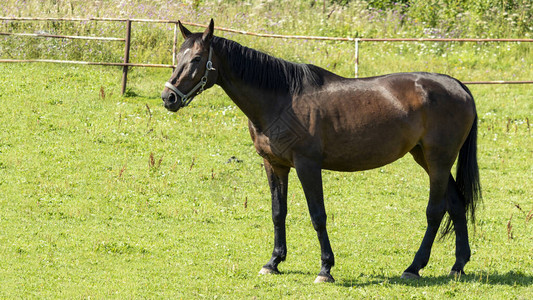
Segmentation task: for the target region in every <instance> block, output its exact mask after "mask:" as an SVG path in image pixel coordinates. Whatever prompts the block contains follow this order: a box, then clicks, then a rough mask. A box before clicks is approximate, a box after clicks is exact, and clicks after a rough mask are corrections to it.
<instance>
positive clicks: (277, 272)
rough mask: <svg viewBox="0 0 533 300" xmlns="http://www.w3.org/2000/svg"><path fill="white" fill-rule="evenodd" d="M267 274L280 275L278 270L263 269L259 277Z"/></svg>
mask: <svg viewBox="0 0 533 300" xmlns="http://www.w3.org/2000/svg"><path fill="white" fill-rule="evenodd" d="M266 274H276V275H277V274H279V271H278V270H273V269H269V268H262V269H261V271H259V275H266Z"/></svg>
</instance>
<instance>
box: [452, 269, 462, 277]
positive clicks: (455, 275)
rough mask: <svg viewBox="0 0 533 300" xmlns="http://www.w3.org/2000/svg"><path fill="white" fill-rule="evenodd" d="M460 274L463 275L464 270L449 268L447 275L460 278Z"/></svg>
mask: <svg viewBox="0 0 533 300" xmlns="http://www.w3.org/2000/svg"><path fill="white" fill-rule="evenodd" d="M461 275H465V272H463V271H456V270H451V272H450V275H449V276H450V277H453V278H460V277H461Z"/></svg>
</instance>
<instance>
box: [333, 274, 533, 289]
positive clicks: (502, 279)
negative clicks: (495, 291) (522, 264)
mask: <svg viewBox="0 0 533 300" xmlns="http://www.w3.org/2000/svg"><path fill="white" fill-rule="evenodd" d="M368 277H370V280H369V281H367V280H364V282H363V280H362V279H361V277H360V276H358V277H354V278H346V279H344V280H342V279H341V280H339V281H337V283H336V284H338V285H340V286H345V287H365V286H370V285H375V284H383V283H385V282H386V283H387V284H392V285H403V286H412V287H431V286H439V285H448V284H450V282H466V283H469V282H472V283H473V282H478V283H482V284H487V285H493V286H498V285H501V286H504V285H507V286H532V285H533V276H532V275H525V274H523V273H517V272H513V271H510V272H507V273H477V274H474V273H473V274H469V275H463V276H461V277H458V278H453V277H450V276H446V275H443V276H436V277H421V278H420V279H418V280H416V279H415V280H413V279H403V278H401V277H400V276H392V277H386V276H382V275H370V276H368ZM339 279H340V278H339Z"/></svg>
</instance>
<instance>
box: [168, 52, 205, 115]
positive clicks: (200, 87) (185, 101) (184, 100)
mask: <svg viewBox="0 0 533 300" xmlns="http://www.w3.org/2000/svg"><path fill="white" fill-rule="evenodd" d="M212 56H213V47H209V57H208V59H207V63H206V65H205V73H204V76H203V77H202V79H200V82H198V83H197V84H196V85H195V86H194V87H193V88H192V90H191V91H190V92H188V93H187V94H184V93H182V92H181V91H180V90H179V89H178V88H177V87H175V86H174V85H173V84H171V83H170V82H169V81H167V82H165V87H167V88H168V89H169V90H171V91H172V92H174V94H175V96H176V98H178V95H179V96H180V99H181V107H185V106H187V105H189V103H191V101H192V98H190V97H191V95H193V94H194V95H195V96H196V95H199V94H200V93H202V92H203V91H204V87H205V85H206V84H207V75H208V74H209V71H214V70H215V68H213V62H212V61H211V57H212Z"/></svg>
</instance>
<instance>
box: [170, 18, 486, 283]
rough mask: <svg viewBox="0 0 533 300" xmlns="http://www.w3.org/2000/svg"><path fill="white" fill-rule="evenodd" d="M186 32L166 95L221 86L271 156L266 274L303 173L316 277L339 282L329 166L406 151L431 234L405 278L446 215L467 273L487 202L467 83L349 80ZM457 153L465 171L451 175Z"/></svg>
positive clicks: (279, 250)
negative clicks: (270, 245) (329, 212)
mask: <svg viewBox="0 0 533 300" xmlns="http://www.w3.org/2000/svg"><path fill="white" fill-rule="evenodd" d="M179 27H180V29H181V33H182V34H183V37H184V38H185V41H184V43H183V44H182V46H181V49H180V51H179V53H178V59H177V61H178V64H177V67H176V69H175V71H174V73H173V74H172V77H171V78H170V80H169V81H168V82H167V83H166V84H165V89H164V90H163V92H162V95H161V96H162V98H163V101H164V105H165V107H166V108H167V109H168V110H171V111H177V110H179V109H180V108H182V107H184V106H186V105H187V104H189V103H190V101H191V100H192V99H193V98H194V96H195V95H197V94H199V93H200V92H202V91H203V90H204V89H207V88H210V87H212V86H213V85H215V84H217V85H219V86H221V87H222V89H224V91H225V92H226V93H227V94H228V96H229V97H230V98H231V99H232V100H233V102H235V104H236V105H237V106H238V107H239V108H240V109H241V110H242V111H243V112H244V114H245V115H246V116H247V117H248V119H249V122H248V124H249V129H250V135H251V137H252V140H253V142H254V144H255V148H256V150H257V153H258V154H259V155H261V156H262V157H263V159H264V165H265V169H266V173H267V176H268V183H269V185H270V191H271V193H272V220H273V222H274V251H273V253H272V258H271V259H270V260H269V261H268V262H267V264H266V265H264V266H263V268H262V269H261V271H260V273H261V274H266V273H279V271H278V264H279V263H280V262H282V261H284V260H285V258H286V256H287V246H286V239H285V218H286V215H287V184H288V174H289V171H290V169H291V168H295V169H296V173H297V174H298V178H299V179H300V181H301V183H302V187H303V189H304V193H305V197H306V200H307V204H308V208H309V213H310V215H311V221H312V223H313V226H314V228H315V230H316V232H317V235H318V240H319V242H320V249H321V253H322V255H321V259H322V267H321V270H320V273H319V274H318V278H317V279H316V281H315V282H324V281H326V282H333V281H334V280H333V277H332V276H331V274H330V270H331V267H333V265H334V263H335V260H334V256H333V251H332V250H331V246H330V243H329V238H328V233H327V230H326V211H325V209H324V195H323V189H322V175H321V170H322V169H328V170H335V171H350V172H352V171H360V170H368V169H372V168H377V167H380V166H383V165H386V164H388V163H391V162H393V161H395V160H397V159H399V158H401V157H402V156H404V155H405V154H407V153H411V155H412V156H413V157H414V159H415V161H416V162H417V163H418V164H419V165H420V166H421V167H422V168H424V170H426V172H427V173H428V175H429V180H430V192H429V204H428V206H427V209H426V216H427V229H426V233H425V236H424V239H423V240H422V244H421V245H420V249H419V250H418V252H417V253H416V255H415V257H414V260H413V263H412V264H411V265H410V266H409V267H408V268H407V269H406V270H405V271H404V273H403V275H402V277H404V278H418V277H419V271H420V269H422V268H423V267H425V266H426V264H427V263H428V261H429V256H430V252H431V247H432V245H433V241H434V240H435V237H436V235H437V233H438V229H439V226H440V224H441V221H442V219H443V217H444V215H445V214H446V212H447V213H448V216H449V219H448V220H447V223H446V225H445V226H444V229H443V232H444V233H448V232H450V231H455V236H456V252H455V257H456V261H455V264H454V265H453V267H452V269H451V270H452V271H451V274H462V273H463V268H464V266H465V264H466V263H467V262H468V261H469V259H470V246H469V242H468V231H467V215H470V216H471V219H472V220H473V219H474V211H475V208H476V203H477V202H478V199H480V198H481V188H480V184H479V172H478V164H477V158H476V140H477V114H476V107H475V104H474V99H473V97H472V94H471V93H470V92H469V90H468V88H466V87H465V86H464V85H463V84H462V83H461V82H459V81H458V80H456V79H454V78H451V77H449V76H446V75H439V74H429V73H402V74H391V75H385V76H379V77H371V78H361V79H348V78H343V77H340V76H338V75H335V74H333V73H331V72H328V71H326V70H324V69H321V68H319V67H316V66H314V65H308V64H295V63H291V62H287V61H284V60H281V59H278V58H275V57H272V56H269V55H267V54H264V53H262V52H259V51H256V50H253V49H250V48H247V47H244V46H241V45H239V44H238V43H236V42H233V41H231V40H227V39H223V38H219V37H215V36H213V30H214V25H213V20H211V23H210V24H209V27H208V28H207V29H206V30H205V32H203V33H191V32H190V31H189V30H187V29H186V28H185V27H183V26H182V24H181V23H179ZM457 157H458V163H457V174H456V177H455V179H454V178H453V177H452V175H451V169H452V166H453V164H454V162H455V160H456V158H457Z"/></svg>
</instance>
